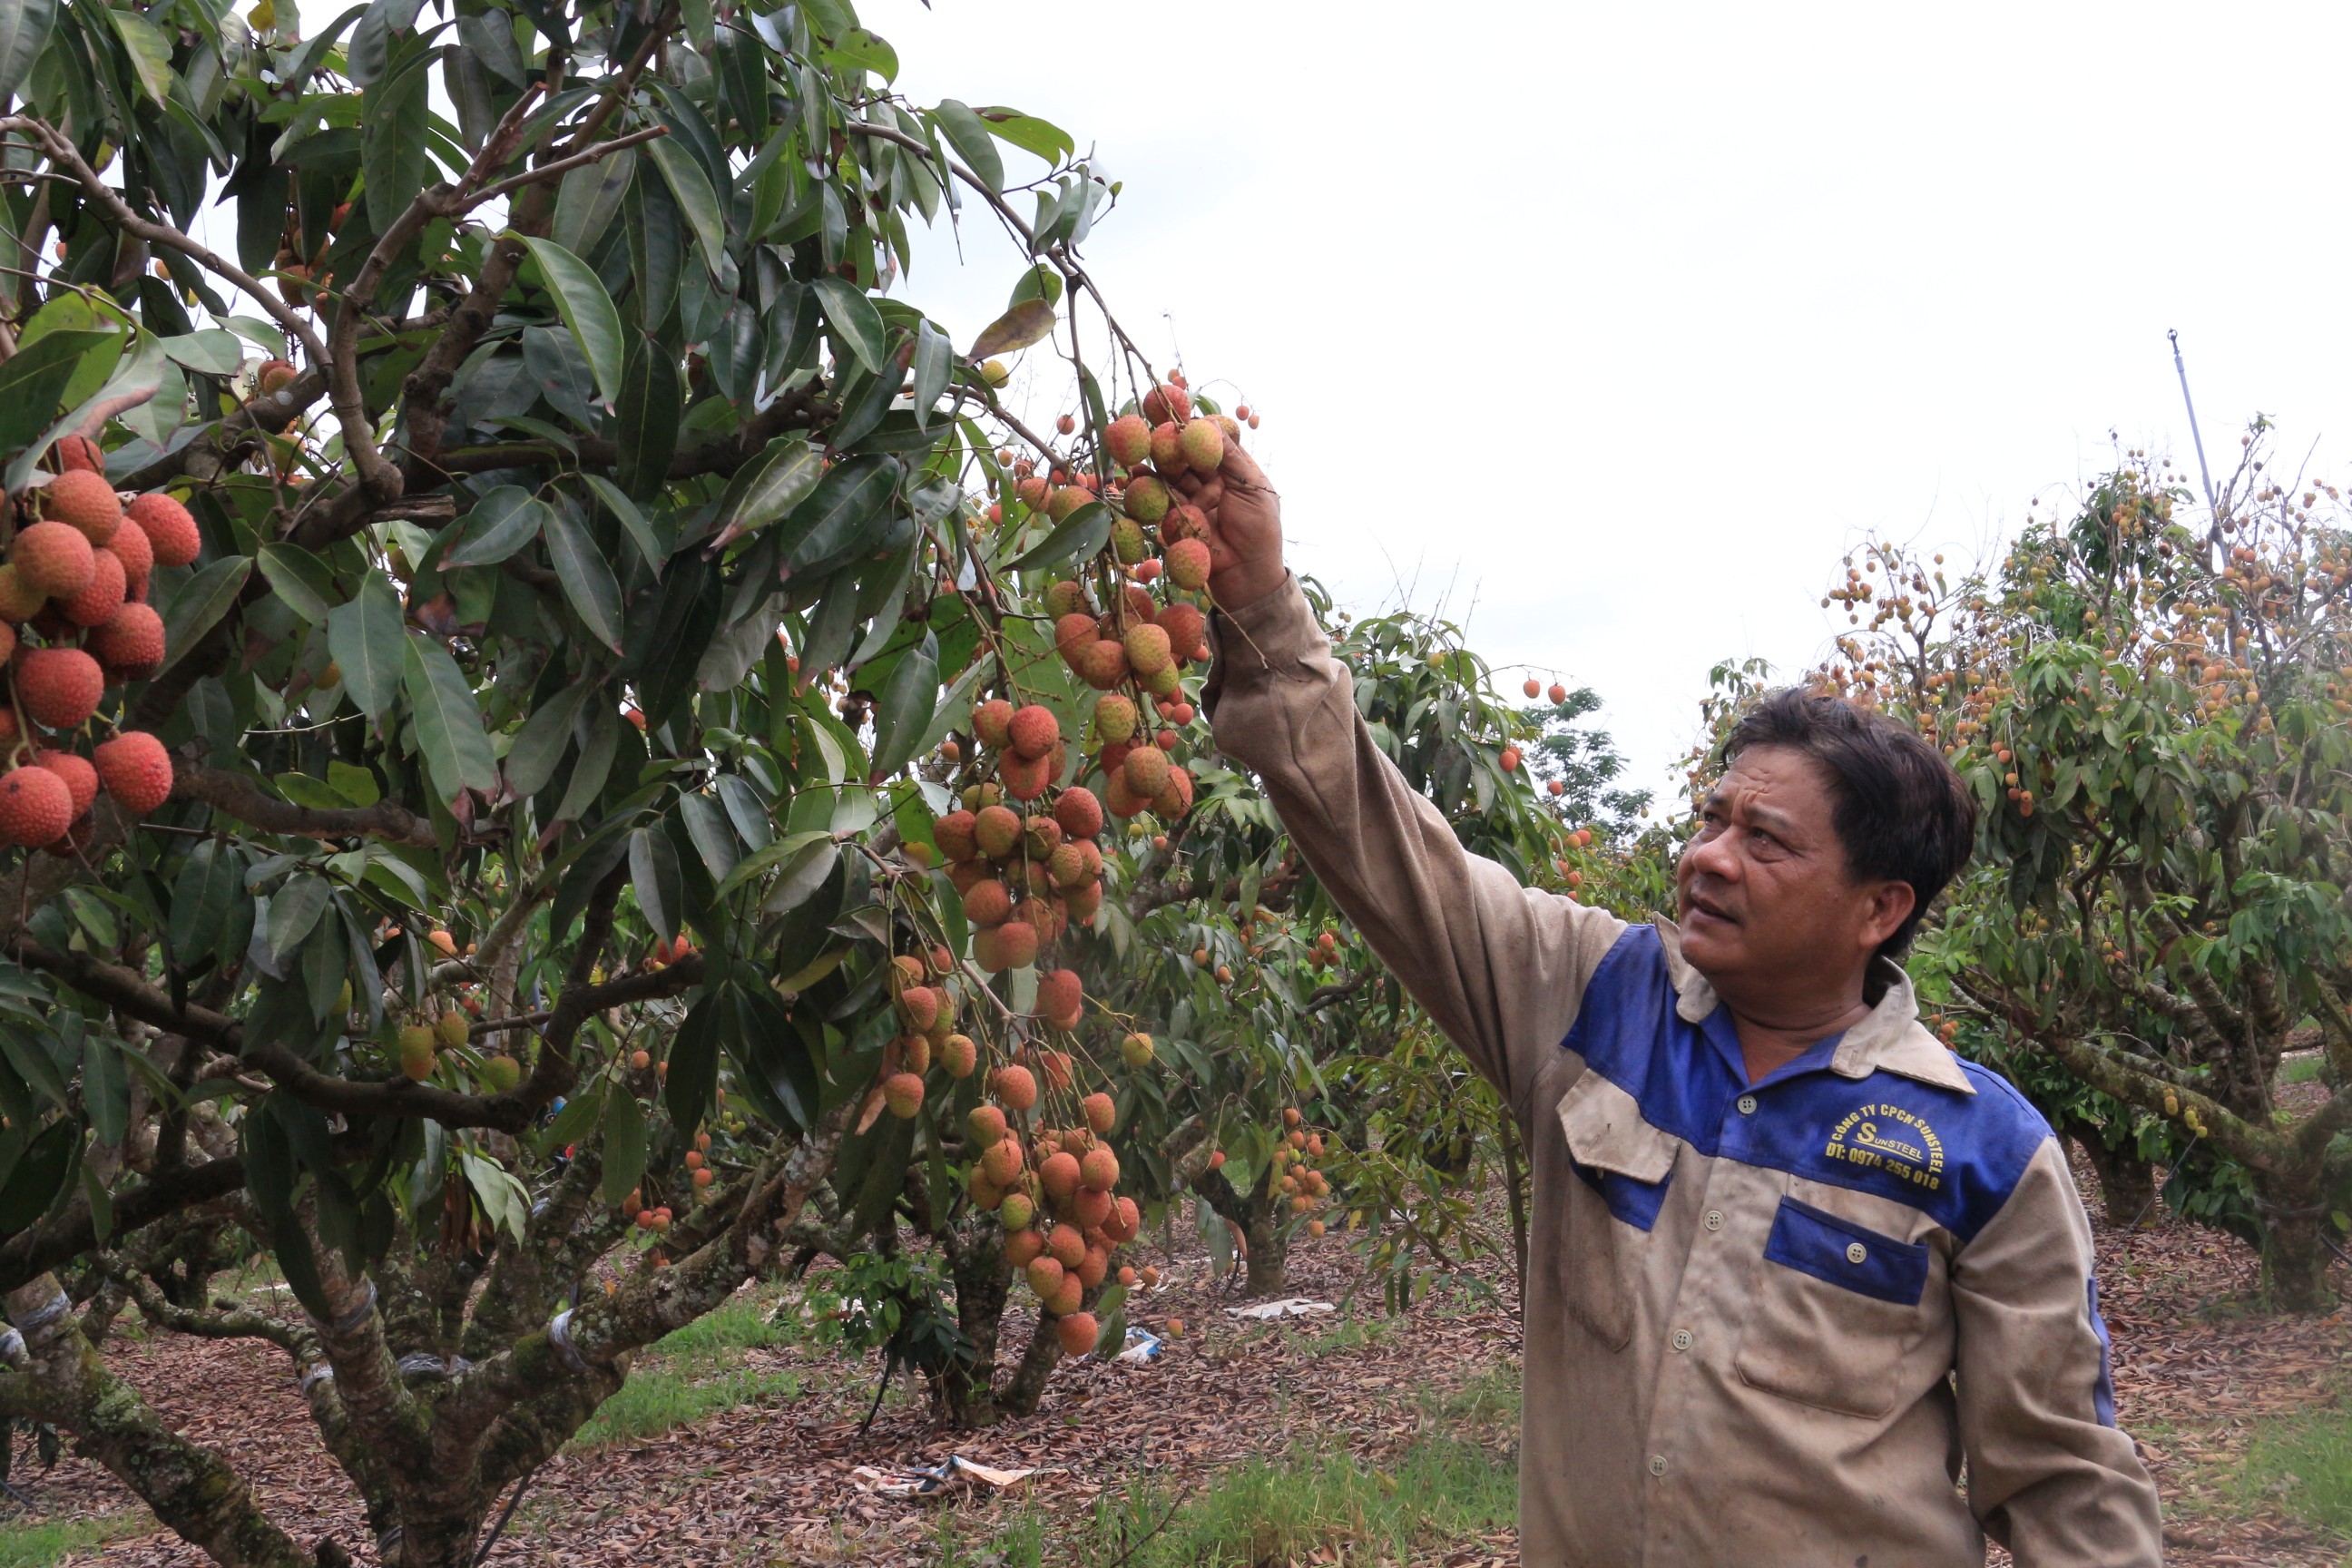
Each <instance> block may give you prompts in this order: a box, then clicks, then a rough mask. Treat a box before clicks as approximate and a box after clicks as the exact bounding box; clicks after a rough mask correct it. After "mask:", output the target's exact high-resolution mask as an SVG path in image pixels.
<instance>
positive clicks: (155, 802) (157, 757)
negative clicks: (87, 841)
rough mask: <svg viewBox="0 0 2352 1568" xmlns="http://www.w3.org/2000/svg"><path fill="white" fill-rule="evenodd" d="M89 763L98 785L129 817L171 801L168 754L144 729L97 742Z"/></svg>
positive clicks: (126, 732) (170, 759)
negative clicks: (92, 764)
mask: <svg viewBox="0 0 2352 1568" xmlns="http://www.w3.org/2000/svg"><path fill="white" fill-rule="evenodd" d="M93 761H94V762H95V763H96V764H97V767H98V782H99V783H100V784H104V785H105V786H106V793H107V794H109V795H112V796H113V797H114V804H115V805H118V806H120V807H121V809H122V810H123V811H125V812H127V813H128V814H130V815H131V816H146V815H147V814H148V813H149V812H151V811H152V810H154V809H155V808H156V807H157V806H159V805H163V803H164V802H165V801H167V800H169V799H171V798H172V753H171V752H167V751H165V750H164V749H163V742H162V741H160V740H157V739H156V738H155V737H154V736H153V735H151V734H149V733H148V732H147V731H144V730H125V731H123V732H122V733H121V734H120V735H117V736H116V737H115V738H114V739H113V740H111V741H101V742H99V745H98V749H97V751H96V752H94V753H93Z"/></svg>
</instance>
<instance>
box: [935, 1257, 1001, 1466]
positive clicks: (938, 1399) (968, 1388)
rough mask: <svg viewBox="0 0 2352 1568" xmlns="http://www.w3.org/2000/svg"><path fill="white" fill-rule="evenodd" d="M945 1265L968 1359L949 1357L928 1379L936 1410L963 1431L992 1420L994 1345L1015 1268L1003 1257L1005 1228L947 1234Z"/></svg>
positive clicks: (994, 1415) (994, 1414) (996, 1414)
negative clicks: (967, 1343) (968, 1344)
mask: <svg viewBox="0 0 2352 1568" xmlns="http://www.w3.org/2000/svg"><path fill="white" fill-rule="evenodd" d="M948 1269H949V1274H950V1277H951V1278H952V1279H954V1280H955V1289H956V1325H957V1327H959V1328H961V1329H962V1330H963V1333H964V1338H966V1339H968V1340H970V1341H971V1357H970V1359H969V1360H957V1361H953V1362H950V1363H949V1364H948V1365H947V1366H946V1367H945V1368H944V1369H943V1370H942V1371H941V1372H940V1373H939V1375H938V1376H936V1377H934V1378H933V1379H932V1380H931V1392H932V1397H933V1403H934V1407H935V1410H936V1413H937V1414H938V1415H939V1416H940V1419H942V1420H944V1421H946V1422H947V1423H948V1424H949V1425H950V1426H955V1427H957V1428H959V1429H961V1430H963V1431H972V1430H975V1429H977V1428H979V1427H982V1426H993V1425H995V1423H996V1421H997V1419H998V1417H999V1416H1000V1415H1002V1414H1003V1412H1002V1411H1000V1410H999V1409H998V1407H997V1402H996V1344H997V1338H998V1336H999V1334H1001V1333H1002V1332H1003V1327H1004V1304H1005V1301H1006V1300H1007V1298H1008V1297H1009V1296H1010V1294H1011V1291H1012V1284H1013V1270H1012V1267H1011V1266H1010V1265H1009V1264H1007V1263H1006V1262H1005V1261H1004V1245H1003V1232H1002V1231H1000V1230H998V1229H997V1228H996V1226H994V1225H993V1224H989V1225H987V1226H975V1227H974V1229H973V1233H972V1234H969V1235H965V1236H950V1237H949V1238H948Z"/></svg>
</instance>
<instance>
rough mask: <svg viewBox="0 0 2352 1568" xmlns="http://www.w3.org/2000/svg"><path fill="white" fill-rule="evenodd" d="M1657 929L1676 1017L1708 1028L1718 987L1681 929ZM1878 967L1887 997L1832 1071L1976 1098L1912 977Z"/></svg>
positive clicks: (1671, 925) (1848, 1041)
mask: <svg viewBox="0 0 2352 1568" xmlns="http://www.w3.org/2000/svg"><path fill="white" fill-rule="evenodd" d="M1656 924H1657V928H1658V941H1659V942H1660V943H1661V944H1662V945H1663V946H1664V948H1665V953H1666V976H1667V978H1668V979H1669V980H1671V981H1672V982H1673V983H1674V987H1675V1014H1676V1016H1679V1017H1681V1018H1682V1019H1683V1021H1684V1022H1685V1023H1690V1024H1697V1023H1703V1022H1705V1021H1706V1017H1707V1016H1708V1015H1709V1014H1711V1013H1713V1012H1714V1011H1715V1010H1716V1008H1717V1006H1719V1005H1721V1002H1720V999H1719V998H1717V995H1716V994H1715V987H1714V986H1712V985H1710V984H1707V980H1706V975H1704V974H1701V973H1699V972H1698V971H1697V970H1696V969H1694V968H1692V967H1691V966H1690V964H1689V963H1688V962H1686V961H1685V959H1684V957H1683V933H1682V930H1681V928H1680V927H1678V926H1676V925H1675V922H1674V921H1670V920H1667V919H1665V918H1664V917H1663V916H1661V917H1659V918H1658V920H1657V921H1656ZM1872 964H1873V968H1872V977H1873V978H1874V979H1875V980H1877V981H1880V982H1881V983H1883V984H1885V987H1886V992H1885V994H1884V995H1882V996H1881V997H1879V999H1878V1005H1877V1006H1875V1007H1873V1008H1872V1009H1871V1010H1870V1016H1868V1017H1866V1018H1864V1020H1863V1021H1862V1022H1861V1023H1859V1024H1856V1025H1855V1026H1853V1028H1851V1029H1848V1030H1847V1031H1846V1032H1845V1036H1844V1037H1843V1039H1841V1040H1839V1041H1838V1047H1837V1050H1836V1051H1835V1052H1834V1053H1833V1054H1832V1056H1831V1058H1830V1071H1832V1072H1833V1073H1836V1074H1837V1075H1838V1076H1839V1077H1840V1078H1856V1079H1859V1078H1868V1077H1869V1076H1870V1075H1871V1074H1872V1073H1874V1072H1880V1071H1885V1072H1891V1073H1899V1074H1901V1075H1902V1076H1903V1077H1905V1078H1908V1079H1917V1080H1918V1081H1919V1082H1921V1083H1932V1084H1934V1085H1935V1086H1936V1087H1937V1088H1938V1089H1951V1090H1952V1091H1954V1092H1955V1093H1958V1094H1974V1093H1975V1092H1976V1091H1977V1090H1976V1085H1974V1084H1972V1083H1970V1082H1969V1075H1968V1074H1967V1073H1965V1072H1963V1071H1962V1070H1961V1069H1960V1063H1959V1058H1958V1057H1955V1056H1954V1055H1952V1053H1951V1052H1950V1051H1948V1050H1947V1049H1945V1048H1944V1045H1943V1042H1942V1041H1940V1040H1938V1039H1937V1038H1936V1037H1935V1036H1933V1035H1931V1034H1929V1033H1928V1032H1927V1029H1926V1028H1925V1027H1924V1026H1922V1025H1921V1024H1920V1022H1919V1002H1918V998H1917V997H1916V995H1915V994H1913V992H1912V990H1911V977H1910V975H1908V974H1906V973H1904V971H1903V966H1902V965H1901V964H1899V963H1895V961H1894V960H1892V959H1887V958H1880V959H1874V960H1873V961H1872Z"/></svg>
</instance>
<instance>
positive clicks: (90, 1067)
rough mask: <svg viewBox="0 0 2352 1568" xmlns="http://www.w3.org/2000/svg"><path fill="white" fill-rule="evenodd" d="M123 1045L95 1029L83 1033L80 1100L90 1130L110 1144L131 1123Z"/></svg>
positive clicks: (113, 1145)
mask: <svg viewBox="0 0 2352 1568" xmlns="http://www.w3.org/2000/svg"><path fill="white" fill-rule="evenodd" d="M122 1051H123V1047H122V1045H121V1043H120V1042H119V1041H116V1040H112V1039H110V1038H108V1037H106V1036H104V1035H101V1034H100V1033H99V1032H98V1031H97V1030H95V1029H92V1030H90V1031H89V1033H87V1034H85V1035H84V1036H82V1037H81V1104H82V1109H83V1110H85V1111H87V1112H88V1113H89V1126H90V1131H93V1132H95V1133H97V1134H98V1141H99V1142H100V1143H102V1144H105V1145H107V1146H108V1147H110V1148H111V1147H116V1146H119V1145H120V1144H121V1142H122V1134H123V1131H124V1130H125V1129H127V1128H128V1127H129V1126H130V1125H131V1079H130V1075H129V1074H128V1073H127V1072H126V1071H125V1070H124V1068H123V1065H122Z"/></svg>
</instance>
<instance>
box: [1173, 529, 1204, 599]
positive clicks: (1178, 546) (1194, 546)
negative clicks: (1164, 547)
mask: <svg viewBox="0 0 2352 1568" xmlns="http://www.w3.org/2000/svg"><path fill="white" fill-rule="evenodd" d="M1167 561H1168V580H1169V581H1170V582H1171V583H1173V584H1176V585H1177V586H1178V587H1179V588H1181V589H1183V590H1184V591H1185V592H1187V593H1192V594H1197V593H1199V592H1200V591H1201V590H1202V589H1203V588H1205V587H1207V586H1208V585H1209V547H1208V545H1207V543H1206V542H1203V541H1201V540H1198V539H1180V540H1178V541H1177V542H1175V543H1173V544H1171V545H1170V546H1169V547H1168V552H1167Z"/></svg>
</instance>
